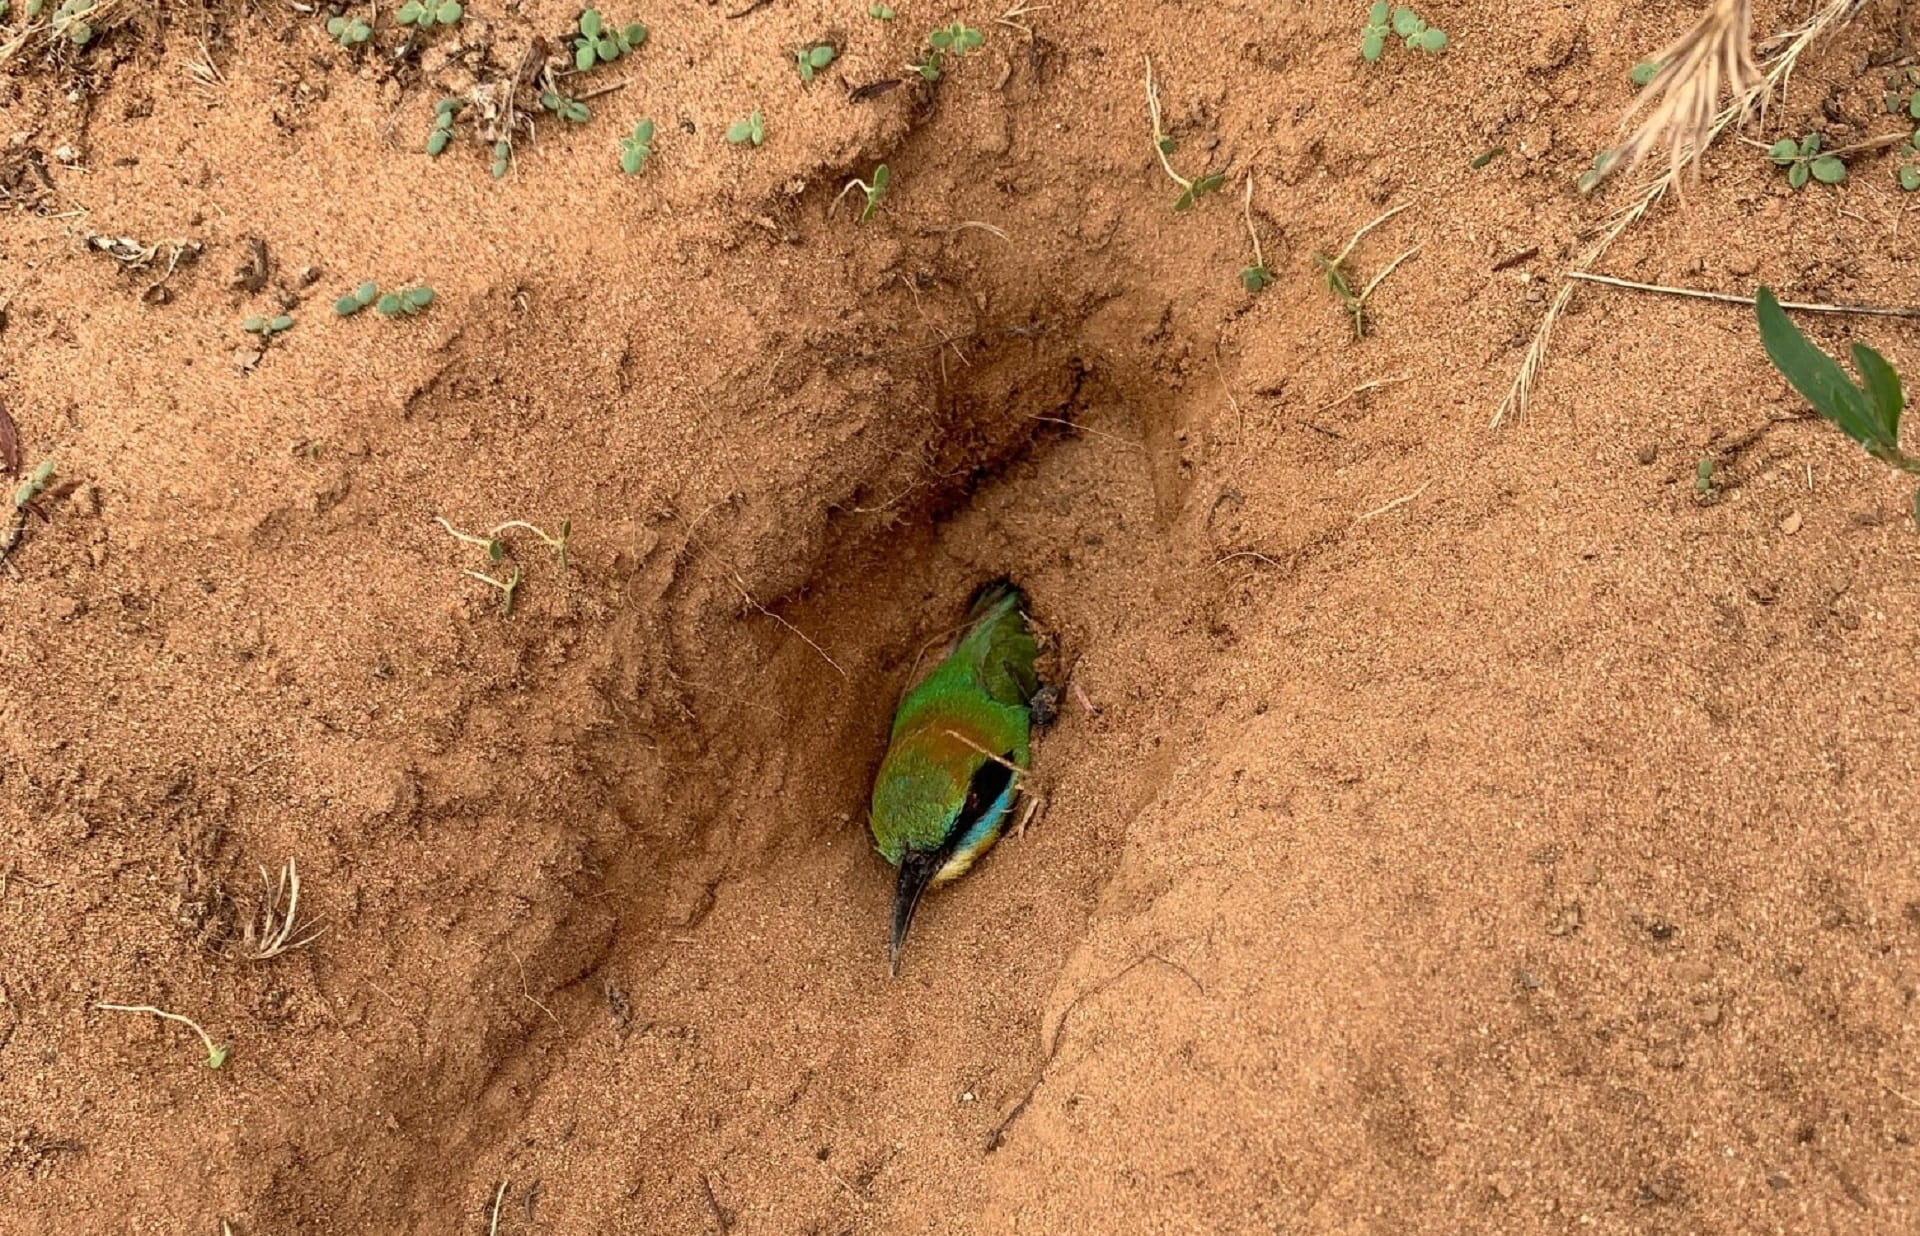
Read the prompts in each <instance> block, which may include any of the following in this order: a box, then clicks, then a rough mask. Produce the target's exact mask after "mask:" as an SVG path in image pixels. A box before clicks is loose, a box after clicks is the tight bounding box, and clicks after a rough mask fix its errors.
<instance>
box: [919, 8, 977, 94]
mask: <svg viewBox="0 0 1920 1236" xmlns="http://www.w3.org/2000/svg"><path fill="white" fill-rule="evenodd" d="M986 41H987V36H986V35H984V34H981V33H980V32H979V31H978V30H975V29H974V28H973V27H971V26H968V25H965V24H963V23H961V22H954V23H953V24H952V25H950V26H942V27H940V28H939V29H938V30H933V31H930V32H928V34H927V47H928V49H929V50H928V51H927V53H926V55H924V56H922V57H921V58H920V62H919V63H918V64H911V65H908V66H907V67H908V68H910V69H912V70H913V71H914V72H916V73H918V74H919V75H920V76H921V78H922V79H923V80H925V81H930V82H937V81H939V80H940V74H941V72H942V71H943V70H944V69H945V67H946V62H947V57H948V56H964V55H967V54H968V53H969V52H972V51H975V50H977V49H978V48H979V47H980V45H981V44H982V43H984V42H986Z"/></svg>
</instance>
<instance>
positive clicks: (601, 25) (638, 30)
mask: <svg viewBox="0 0 1920 1236" xmlns="http://www.w3.org/2000/svg"><path fill="white" fill-rule="evenodd" d="M579 30H580V33H579V35H578V36H576V37H575V38H574V40H573V67H574V68H576V69H578V70H579V71H580V72H582V73H585V72H586V71H587V70H588V69H591V68H592V67H593V66H594V65H596V64H612V63H613V62H614V61H616V60H618V59H619V58H620V57H622V56H624V55H626V54H627V53H628V52H631V51H633V50H634V49H635V48H637V47H639V46H641V45H642V44H644V43H645V42H646V41H647V28H646V27H645V26H643V25H641V24H640V23H639V22H634V23H632V24H631V25H626V26H619V27H613V26H609V25H607V23H606V19H605V18H603V17H601V16H600V10H599V9H588V10H587V11H586V12H584V13H582V14H580V25H579Z"/></svg>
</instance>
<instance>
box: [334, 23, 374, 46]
mask: <svg viewBox="0 0 1920 1236" xmlns="http://www.w3.org/2000/svg"><path fill="white" fill-rule="evenodd" d="M327 35H328V37H330V38H332V39H333V41H334V42H336V43H338V44H340V46H342V47H349V48H351V47H358V46H360V45H361V44H362V43H364V42H366V41H367V40H368V39H371V38H372V37H373V27H372V26H370V25H368V24H367V23H366V22H365V21H364V20H362V19H361V18H358V17H329V18H327Z"/></svg>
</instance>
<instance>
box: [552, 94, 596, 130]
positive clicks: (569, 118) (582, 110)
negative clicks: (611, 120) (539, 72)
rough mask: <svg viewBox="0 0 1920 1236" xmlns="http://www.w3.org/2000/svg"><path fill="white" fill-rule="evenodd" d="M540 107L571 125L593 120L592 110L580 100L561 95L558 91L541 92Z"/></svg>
mask: <svg viewBox="0 0 1920 1236" xmlns="http://www.w3.org/2000/svg"><path fill="white" fill-rule="evenodd" d="M540 106H542V107H544V108H546V109H547V110H548V111H550V112H552V113H553V114H554V115H556V116H558V117H560V119H562V120H564V121H566V122H567V123H569V124H585V123H587V121H589V120H591V119H593V109H592V108H590V107H588V106H587V105H586V104H585V103H582V102H581V101H580V100H578V99H574V98H569V97H568V96H566V95H564V94H561V93H560V92H559V91H558V90H544V91H541V93H540Z"/></svg>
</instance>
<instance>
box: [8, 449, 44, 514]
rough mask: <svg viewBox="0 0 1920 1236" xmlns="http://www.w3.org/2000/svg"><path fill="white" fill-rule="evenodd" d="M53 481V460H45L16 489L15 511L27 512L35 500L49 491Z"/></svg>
mask: <svg viewBox="0 0 1920 1236" xmlns="http://www.w3.org/2000/svg"><path fill="white" fill-rule="evenodd" d="M52 480H53V460H51V459H43V460H41V461H40V466H39V467H37V468H35V469H34V470H33V471H32V472H29V473H28V474H27V479H26V480H24V481H21V482H20V484H19V486H18V487H16V488H15V489H14V491H13V509H14V510H15V511H24V510H26V509H27V507H28V505H29V504H31V503H32V502H33V500H34V499H35V498H38V497H39V496H40V495H41V494H43V493H45V492H46V491H47V486H48V484H49V483H51V482H52Z"/></svg>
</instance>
